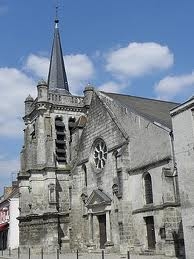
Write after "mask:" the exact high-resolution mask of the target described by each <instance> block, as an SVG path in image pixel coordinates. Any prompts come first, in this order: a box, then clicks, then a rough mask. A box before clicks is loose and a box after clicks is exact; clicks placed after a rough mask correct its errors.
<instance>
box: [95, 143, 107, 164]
mask: <svg viewBox="0 0 194 259" xmlns="http://www.w3.org/2000/svg"><path fill="white" fill-rule="evenodd" d="M93 158H94V163H95V166H96V168H98V169H102V168H104V166H105V163H106V160H107V147H106V144H105V142H104V141H103V140H102V139H99V140H98V141H96V143H95V145H94V149H93Z"/></svg>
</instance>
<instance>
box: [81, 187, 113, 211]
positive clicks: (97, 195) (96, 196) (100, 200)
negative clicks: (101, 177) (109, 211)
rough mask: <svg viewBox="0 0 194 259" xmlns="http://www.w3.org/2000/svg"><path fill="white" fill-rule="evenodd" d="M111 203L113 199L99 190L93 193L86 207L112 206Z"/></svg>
mask: <svg viewBox="0 0 194 259" xmlns="http://www.w3.org/2000/svg"><path fill="white" fill-rule="evenodd" d="M111 201H112V200H111V198H110V197H109V196H108V195H107V194H106V193H104V192H103V191H101V190H99V189H97V190H94V191H93V192H92V193H91V195H90V197H89V198H88V200H87V201H86V207H88V208H90V207H93V206H99V205H110V204H111Z"/></svg>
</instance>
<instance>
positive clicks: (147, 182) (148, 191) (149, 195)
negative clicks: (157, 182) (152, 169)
mask: <svg viewBox="0 0 194 259" xmlns="http://www.w3.org/2000/svg"><path fill="white" fill-rule="evenodd" d="M144 186H145V201H146V204H150V203H153V192H152V178H151V175H150V174H149V173H146V175H145V176H144Z"/></svg>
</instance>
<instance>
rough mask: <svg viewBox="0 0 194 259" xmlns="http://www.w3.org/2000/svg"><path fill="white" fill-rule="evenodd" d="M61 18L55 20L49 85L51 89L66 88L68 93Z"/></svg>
mask: <svg viewBox="0 0 194 259" xmlns="http://www.w3.org/2000/svg"><path fill="white" fill-rule="evenodd" d="M58 23H59V20H58V19H56V20H55V30H54V40H53V46H52V53H51V59H50V68H49V75H48V87H49V89H50V90H57V89H58V90H65V93H66V94H70V93H69V85H68V81H67V75H66V71H65V65H64V60H63V52H62V48H61V41H60V35H59V28H58Z"/></svg>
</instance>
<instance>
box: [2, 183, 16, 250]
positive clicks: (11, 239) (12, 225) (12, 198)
mask: <svg viewBox="0 0 194 259" xmlns="http://www.w3.org/2000/svg"><path fill="white" fill-rule="evenodd" d="M18 216H19V190H18V183H17V182H15V181H14V182H12V186H10V187H4V194H3V196H2V197H0V249H1V250H2V249H3V250H5V249H16V248H18V246H19V222H18V220H17V217H18Z"/></svg>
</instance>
